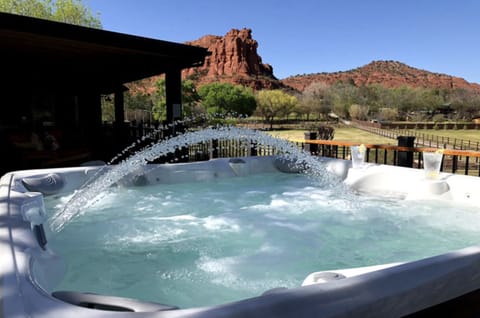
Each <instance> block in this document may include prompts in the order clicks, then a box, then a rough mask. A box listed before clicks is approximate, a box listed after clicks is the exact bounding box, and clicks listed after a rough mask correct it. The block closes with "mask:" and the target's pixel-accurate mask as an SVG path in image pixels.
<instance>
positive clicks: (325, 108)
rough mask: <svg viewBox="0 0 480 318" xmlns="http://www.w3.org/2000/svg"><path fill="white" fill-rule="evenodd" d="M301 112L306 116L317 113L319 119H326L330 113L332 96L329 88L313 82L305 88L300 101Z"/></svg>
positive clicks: (323, 84)
mask: <svg viewBox="0 0 480 318" xmlns="http://www.w3.org/2000/svg"><path fill="white" fill-rule="evenodd" d="M300 105H301V108H300V109H301V110H303V111H304V113H305V114H306V115H307V120H309V119H310V118H309V115H310V114H311V113H317V114H318V117H319V118H322V117H326V116H327V115H328V114H329V113H330V112H331V111H332V94H331V89H330V86H329V85H327V84H325V83H319V82H314V83H312V84H310V85H309V86H307V87H306V88H305V90H304V91H303V93H302V97H301V99H300Z"/></svg>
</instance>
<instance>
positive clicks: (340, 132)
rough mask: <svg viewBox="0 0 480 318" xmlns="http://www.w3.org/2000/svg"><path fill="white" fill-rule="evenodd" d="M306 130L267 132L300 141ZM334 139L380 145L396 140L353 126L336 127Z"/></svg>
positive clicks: (393, 142) (395, 141)
mask: <svg viewBox="0 0 480 318" xmlns="http://www.w3.org/2000/svg"><path fill="white" fill-rule="evenodd" d="M305 132H306V130H274V131H269V132H268V133H269V134H270V135H272V136H275V137H279V138H283V139H287V140H291V141H297V142H302V141H303V140H304V139H305V137H304V133H305ZM333 139H334V140H338V141H352V142H358V143H369V144H382V145H388V144H390V145H396V144H397V140H395V139H389V138H385V137H381V136H377V135H375V134H371V133H368V132H366V131H363V130H360V129H356V128H353V127H336V128H335V135H334V138H333Z"/></svg>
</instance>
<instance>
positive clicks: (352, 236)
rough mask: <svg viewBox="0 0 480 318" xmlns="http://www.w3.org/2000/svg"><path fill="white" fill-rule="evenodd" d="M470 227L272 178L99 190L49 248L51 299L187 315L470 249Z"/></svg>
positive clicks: (460, 219)
mask: <svg viewBox="0 0 480 318" xmlns="http://www.w3.org/2000/svg"><path fill="white" fill-rule="evenodd" d="M61 200H62V199H60V201H54V199H53V198H48V199H47V201H46V203H47V205H48V207H49V208H48V209H47V210H48V211H52V210H54V208H53V206H57V207H59V208H60V209H61V207H62V201H61ZM63 200H65V199H63ZM479 222H480V216H479V213H477V212H476V210H475V209H474V208H468V207H462V208H461V209H459V208H458V205H457V207H455V206H453V205H451V206H449V204H448V203H445V202H441V203H437V202H425V201H422V203H421V204H419V203H418V202H416V201H401V200H391V199H381V198H375V197H369V196H356V195H354V194H353V193H348V192H345V189H344V188H342V186H341V185H338V186H336V187H324V186H323V184H322V183H321V182H320V183H319V182H318V180H317V179H315V178H308V177H306V176H303V175H296V174H283V173H271V174H261V175H254V176H250V177H237V178H227V179H217V180H214V181H209V182H201V183H184V184H170V185H169V184H163V185H155V186H145V187H134V188H122V187H116V188H109V189H108V191H107V192H106V195H105V197H103V199H102V200H100V201H98V202H96V203H95V204H93V205H92V206H90V207H89V208H88V210H87V213H85V214H84V215H83V217H81V218H75V219H73V220H71V223H70V225H69V226H68V227H65V228H64V230H63V231H61V232H52V233H49V242H50V245H51V248H52V249H53V250H55V251H56V252H58V253H59V254H60V255H62V256H63V257H65V258H66V260H67V262H68V266H69V269H68V272H67V275H66V277H65V279H64V281H63V282H62V284H61V286H58V287H57V289H69V290H70V289H73V290H88V291H90V292H97V293H102V294H109V295H119V296H125V297H134V298H140V299H145V300H152V301H160V302H163V303H170V304H174V305H178V306H180V307H184V308H185V307H192V306H203V305H213V304H220V303H224V302H227V301H234V300H239V299H242V298H245V297H253V296H258V295H260V294H261V293H263V292H264V291H266V290H268V289H271V288H275V287H297V286H300V284H301V282H302V281H303V279H304V278H305V277H306V276H307V275H308V274H309V273H311V272H314V271H319V270H330V269H335V268H349V267H357V266H367V265H377V264H383V263H391V262H404V261H410V260H415V259H419V258H422V257H427V256H431V255H437V254H440V253H444V252H447V251H451V250H455V249H458V248H462V247H466V246H470V245H473V244H475V243H478V241H479V239H480V234H479V233H478V230H477V229H476V226H475V224H479Z"/></svg>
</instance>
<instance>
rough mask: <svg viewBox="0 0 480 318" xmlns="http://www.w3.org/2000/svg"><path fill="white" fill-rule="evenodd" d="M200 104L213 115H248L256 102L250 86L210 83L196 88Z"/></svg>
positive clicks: (251, 112)
mask: <svg viewBox="0 0 480 318" xmlns="http://www.w3.org/2000/svg"><path fill="white" fill-rule="evenodd" d="M198 95H199V96H200V99H201V103H202V106H203V107H204V109H205V110H206V111H207V112H208V113H209V114H213V115H218V116H224V115H227V114H238V115H246V116H250V115H252V114H253V112H254V111H255V108H256V107H257V103H256V101H255V95H254V94H253V91H252V90H251V89H250V88H246V87H243V86H240V85H232V84H229V83H218V82H216V83H211V84H206V85H203V86H202V87H200V88H199V89H198Z"/></svg>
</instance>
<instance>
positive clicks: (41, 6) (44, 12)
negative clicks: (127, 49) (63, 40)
mask: <svg viewBox="0 0 480 318" xmlns="http://www.w3.org/2000/svg"><path fill="white" fill-rule="evenodd" d="M0 11H2V12H7V13H13V14H18V15H25V16H30V17H35V18H40V19H46V20H52V21H58V22H64V23H69V24H76V25H81V26H86V27H91V28H97V29H101V28H102V23H101V22H100V15H99V14H98V13H97V14H93V13H92V11H91V10H90V9H89V8H88V7H87V6H85V5H84V4H83V2H82V1H81V0H55V1H53V0H0Z"/></svg>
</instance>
